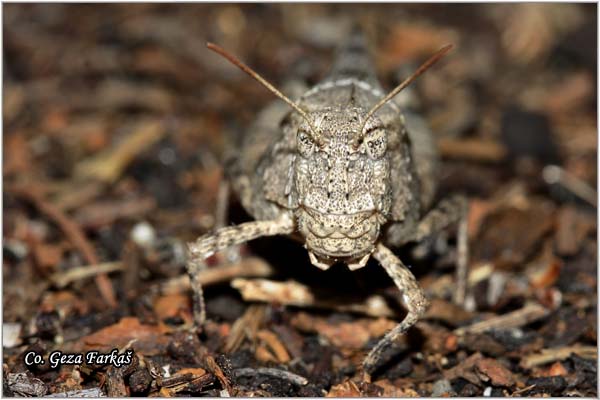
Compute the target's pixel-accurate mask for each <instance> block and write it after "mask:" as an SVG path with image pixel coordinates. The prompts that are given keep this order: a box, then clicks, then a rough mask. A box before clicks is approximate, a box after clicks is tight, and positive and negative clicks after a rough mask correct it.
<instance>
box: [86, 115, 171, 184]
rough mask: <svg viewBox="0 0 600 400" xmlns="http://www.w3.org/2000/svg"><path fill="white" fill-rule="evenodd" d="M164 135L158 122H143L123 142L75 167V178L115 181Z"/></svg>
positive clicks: (106, 181)
mask: <svg viewBox="0 0 600 400" xmlns="http://www.w3.org/2000/svg"><path fill="white" fill-rule="evenodd" d="M165 133H166V129H165V128H164V126H163V124H162V123H161V122H160V121H155V120H151V121H145V122H143V123H141V125H140V126H138V127H137V128H136V130H135V131H134V132H133V133H132V134H130V135H128V136H127V137H126V138H125V140H124V141H123V142H121V143H119V144H117V145H115V146H113V147H112V148H110V149H108V150H106V151H103V152H102V153H100V154H99V155H97V156H95V157H94V158H92V159H90V160H88V161H86V162H84V163H80V164H78V165H77V167H76V169H75V176H76V177H77V178H79V179H81V180H86V179H97V180H99V181H101V182H105V183H112V182H114V181H116V180H117V179H118V178H119V177H120V176H121V173H122V172H123V171H124V170H125V168H126V167H127V165H129V163H130V162H131V161H133V160H134V159H135V157H136V156H137V155H138V154H140V153H143V152H144V151H145V150H146V149H148V148H149V147H150V146H152V145H153V144H154V143H156V142H158V141H159V140H160V139H161V138H162V137H163V136H164V135H165Z"/></svg>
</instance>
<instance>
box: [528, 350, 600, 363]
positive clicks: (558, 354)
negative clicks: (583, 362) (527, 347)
mask: <svg viewBox="0 0 600 400" xmlns="http://www.w3.org/2000/svg"><path fill="white" fill-rule="evenodd" d="M571 354H577V355H578V356H580V357H583V358H594V359H596V358H598V348H597V347H595V346H578V345H577V346H566V347H558V348H554V349H543V350H542V351H541V352H540V353H539V354H528V355H526V356H524V357H523V358H522V359H521V363H520V365H521V366H522V367H523V368H532V367H535V366H538V365H542V364H547V363H550V362H553V361H557V360H564V359H565V358H569V356H570V355H571Z"/></svg>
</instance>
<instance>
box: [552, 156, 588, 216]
mask: <svg viewBox="0 0 600 400" xmlns="http://www.w3.org/2000/svg"><path fill="white" fill-rule="evenodd" d="M542 176H543V178H544V181H546V183H547V184H549V185H551V184H554V183H559V184H560V185H562V186H564V187H565V188H566V189H567V190H569V191H570V192H571V193H573V194H575V195H576V196H577V197H579V198H580V199H582V200H585V201H586V202H588V203H589V204H591V205H592V206H594V207H596V205H597V203H598V192H597V191H596V190H594V188H593V187H591V186H590V185H588V184H587V183H586V182H584V181H583V180H581V179H579V178H578V177H576V176H575V175H573V174H570V173H569V172H567V171H566V170H565V169H563V168H561V167H559V166H558V165H548V166H546V167H545V168H544V170H543V171H542Z"/></svg>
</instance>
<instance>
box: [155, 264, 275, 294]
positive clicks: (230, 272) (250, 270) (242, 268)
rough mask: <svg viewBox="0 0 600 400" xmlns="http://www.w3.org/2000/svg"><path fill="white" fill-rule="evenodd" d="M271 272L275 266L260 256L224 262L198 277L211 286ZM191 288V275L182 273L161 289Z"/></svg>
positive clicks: (162, 291) (165, 291) (165, 292)
mask: <svg viewBox="0 0 600 400" xmlns="http://www.w3.org/2000/svg"><path fill="white" fill-rule="evenodd" d="M271 274H273V268H272V267H271V266H270V265H269V264H267V263H266V262H265V261H264V260H263V259H261V258H258V257H247V258H244V259H242V260H240V261H238V262H235V263H232V264H224V265H221V266H218V267H214V268H207V269H205V270H203V271H200V272H199V274H198V279H199V281H200V283H201V284H202V286H209V285H214V284H217V283H221V282H227V281H230V280H232V279H234V278H237V277H244V276H246V277H263V276H269V275H271ZM189 288H190V279H189V277H188V276H187V275H181V276H178V277H176V278H172V279H169V280H168V281H166V282H164V283H162V284H160V288H159V291H160V293H162V294H172V293H181V292H182V291H184V290H188V289H189Z"/></svg>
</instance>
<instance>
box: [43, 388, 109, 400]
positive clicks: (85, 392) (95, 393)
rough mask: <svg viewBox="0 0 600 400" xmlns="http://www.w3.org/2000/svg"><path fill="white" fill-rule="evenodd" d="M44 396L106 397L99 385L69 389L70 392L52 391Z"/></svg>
mask: <svg viewBox="0 0 600 400" xmlns="http://www.w3.org/2000/svg"><path fill="white" fill-rule="evenodd" d="M44 397H77V398H81V397H106V395H105V394H104V392H103V391H102V389H100V388H99V387H96V388H91V389H80V390H69V391H68V392H60V393H52V394H49V395H46V396H44Z"/></svg>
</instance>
